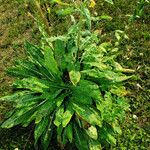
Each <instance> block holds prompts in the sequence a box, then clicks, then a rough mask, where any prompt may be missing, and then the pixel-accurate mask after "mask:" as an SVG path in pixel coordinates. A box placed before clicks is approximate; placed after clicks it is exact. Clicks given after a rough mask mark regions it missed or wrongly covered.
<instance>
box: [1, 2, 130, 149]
mask: <svg viewBox="0 0 150 150" xmlns="http://www.w3.org/2000/svg"><path fill="white" fill-rule="evenodd" d="M78 11H79V12H80V18H79V21H78V20H77V19H75V18H73V16H72V18H73V19H74V23H73V25H72V26H71V27H70V28H69V29H68V32H67V33H66V34H65V35H61V36H56V37H49V36H47V34H46V33H45V32H44V30H43V28H42V26H41V27H40V31H41V33H42V35H43V38H42V40H41V44H40V45H39V46H37V45H33V44H31V43H28V42H26V44H25V48H26V51H27V59H26V60H19V61H16V64H15V65H14V67H12V68H11V69H9V70H8V73H9V74H10V75H12V76H15V77H16V81H14V83H13V87H14V90H15V92H14V93H13V94H12V95H9V96H5V97H2V98H1V99H0V100H1V101H8V102H13V103H14V110H13V111H11V112H9V115H7V117H8V119H7V120H6V121H5V122H4V123H3V124H2V125H1V127H2V128H11V127H13V126H16V125H19V124H21V125H22V126H23V127H27V126H28V125H29V124H30V123H31V122H34V123H35V129H34V138H35V145H37V143H38V142H39V141H41V143H42V145H43V149H45V150H46V149H49V145H50V143H51V141H52V139H53V138H54V137H55V136H53V135H56V140H57V141H58V144H59V145H60V147H61V148H62V149H63V147H64V146H65V145H66V144H67V143H73V144H75V146H76V148H77V149H79V150H100V149H102V146H103V145H106V144H116V139H115V136H116V134H121V129H120V126H119V123H120V122H121V121H123V119H124V118H125V111H127V110H128V109H129V105H128V104H127V102H126V99H125V98H124V96H125V95H126V94H127V91H126V89H125V87H124V81H125V80H128V79H130V78H131V77H132V76H127V75H125V74H124V72H126V71H128V72H130V71H132V70H129V69H124V68H123V67H122V66H121V65H120V64H119V63H118V62H116V57H117V56H118V48H117V47H115V43H110V42H106V43H101V40H100V35H99V32H98V31H92V19H91V15H90V12H89V10H88V9H87V7H86V5H85V4H84V3H83V4H82V5H81V6H80V7H79V8H78Z"/></svg>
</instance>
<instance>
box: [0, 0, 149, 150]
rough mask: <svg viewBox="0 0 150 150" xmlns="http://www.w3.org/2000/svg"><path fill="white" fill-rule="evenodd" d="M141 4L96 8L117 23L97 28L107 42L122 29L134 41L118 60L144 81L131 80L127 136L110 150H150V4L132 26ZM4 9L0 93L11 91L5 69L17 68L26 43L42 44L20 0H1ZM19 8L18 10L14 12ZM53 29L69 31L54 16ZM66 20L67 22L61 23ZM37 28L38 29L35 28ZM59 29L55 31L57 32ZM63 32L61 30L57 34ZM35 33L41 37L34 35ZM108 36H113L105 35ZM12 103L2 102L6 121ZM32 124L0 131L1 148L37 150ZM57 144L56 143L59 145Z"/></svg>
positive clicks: (119, 1) (123, 0) (119, 2)
mask: <svg viewBox="0 0 150 150" xmlns="http://www.w3.org/2000/svg"><path fill="white" fill-rule="evenodd" d="M136 6H137V2H136V0H133V1H131V0H116V1H115V5H114V6H111V5H108V4H107V3H102V2H100V1H98V2H97V5H96V8H95V9H94V10H92V11H93V12H95V11H96V12H97V13H98V15H102V14H107V15H110V16H111V17H112V18H113V19H112V20H111V21H101V22H100V23H96V24H95V29H96V28H98V29H99V30H100V31H101V32H102V35H103V36H102V40H107V41H110V40H111V39H113V38H115V37H114V31H115V30H117V29H120V30H125V31H126V33H127V35H128V36H129V40H124V41H123V42H122V44H121V46H120V49H121V54H120V55H119V57H118V60H119V61H120V63H121V64H123V66H125V67H127V68H132V69H135V71H136V73H135V74H136V75H137V76H138V78H139V80H134V81H130V82H128V83H127V87H128V89H129V91H130V94H129V95H128V97H129V102H130V105H131V112H129V113H128V115H127V119H126V121H125V123H124V124H123V125H122V127H123V134H122V136H120V137H118V143H117V146H115V147H112V148H108V149H120V150H127V149H129V150H138V149H139V150H147V149H149V148H150V145H149V143H150V123H149V119H150V118H149V116H150V112H149V109H150V105H149V102H148V101H149V99H150V88H149V87H150V76H149V74H150V66H149V64H150V42H149V41H150V33H149V31H150V26H149V22H150V5H147V6H145V8H144V14H143V15H142V16H141V17H140V18H139V19H137V20H135V21H134V22H132V23H131V24H129V17H128V15H132V14H133V13H134V9H135V8H136ZM0 8H1V9H0V11H1V13H2V14H3V15H2V16H1V17H0V19H1V27H0V38H1V39H0V45H1V46H0V58H1V57H2V59H0V85H1V88H0V95H1V96H3V95H5V94H6V93H9V92H11V86H10V85H11V83H12V81H13V79H12V78H10V77H8V76H6V74H5V72H4V70H5V69H6V68H7V67H10V66H12V64H13V61H14V60H15V59H18V58H22V57H25V54H24V50H23V42H24V40H25V39H26V40H32V41H33V42H36V40H35V38H36V37H37V38H38V35H37V36H35V35H36V34H37V33H38V32H37V29H36V27H35V25H34V24H33V21H31V19H29V18H28V17H27V16H26V9H25V7H24V6H23V5H22V4H21V3H19V4H18V3H17V2H16V1H15V0H13V1H12V0H1V1H0ZM14 10H16V11H14ZM18 16H19V17H18ZM53 19H54V21H55V22H54V23H53V26H55V25H56V24H58V23H59V25H58V26H56V29H59V28H60V27H61V28H62V30H61V32H64V31H65V30H66V26H67V23H66V22H64V20H62V19H59V21H57V19H56V18H55V17H54V18H53ZM61 22H62V24H61ZM31 28H33V29H31ZM52 31H54V29H52ZM57 31H58V33H60V31H59V30H57ZM33 33H35V34H33ZM106 33H107V36H105V35H104V34H106ZM11 107H12V106H11V105H9V104H6V103H2V104H1V105H0V110H1V112H0V122H2V121H3V120H4V114H5V112H7V111H8V110H9V109H11ZM32 128H33V125H31V126H30V127H29V128H21V127H18V126H17V127H15V128H12V129H9V130H4V129H0V137H2V136H3V138H2V140H0V145H1V146H0V149H2V150H7V149H10V150H11V149H12V150H13V149H15V148H19V149H24V148H25V149H27V150H30V149H33V135H32ZM53 146H54V145H53Z"/></svg>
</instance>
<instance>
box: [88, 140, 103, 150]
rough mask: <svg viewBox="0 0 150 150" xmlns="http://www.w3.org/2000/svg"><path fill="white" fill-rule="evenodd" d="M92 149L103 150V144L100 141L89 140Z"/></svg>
mask: <svg viewBox="0 0 150 150" xmlns="http://www.w3.org/2000/svg"><path fill="white" fill-rule="evenodd" d="M89 147H90V150H102V147H101V144H100V143H99V141H94V140H89Z"/></svg>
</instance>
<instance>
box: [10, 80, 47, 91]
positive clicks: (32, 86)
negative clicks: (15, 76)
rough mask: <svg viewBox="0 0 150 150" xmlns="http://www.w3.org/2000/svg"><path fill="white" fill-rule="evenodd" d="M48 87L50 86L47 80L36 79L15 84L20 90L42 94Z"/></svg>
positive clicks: (17, 81)
mask: <svg viewBox="0 0 150 150" xmlns="http://www.w3.org/2000/svg"><path fill="white" fill-rule="evenodd" d="M48 85H49V84H48V82H47V80H42V79H38V78H35V77H32V78H24V79H22V80H16V82H15V83H14V84H13V86H14V87H16V88H18V89H29V90H31V91H35V92H41V93H43V92H44V90H45V89H48V88H49V86H48Z"/></svg>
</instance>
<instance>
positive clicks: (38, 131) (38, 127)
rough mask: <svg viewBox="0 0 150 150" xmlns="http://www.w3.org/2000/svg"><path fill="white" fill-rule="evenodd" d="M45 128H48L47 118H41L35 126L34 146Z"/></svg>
mask: <svg viewBox="0 0 150 150" xmlns="http://www.w3.org/2000/svg"><path fill="white" fill-rule="evenodd" d="M47 126H48V117H45V118H43V119H42V120H41V121H40V122H39V123H38V124H36V126H35V130H34V139H35V142H34V143H35V145H36V143H37V141H38V139H39V138H40V136H41V135H42V134H43V132H44V131H45V130H46V127H47Z"/></svg>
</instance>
